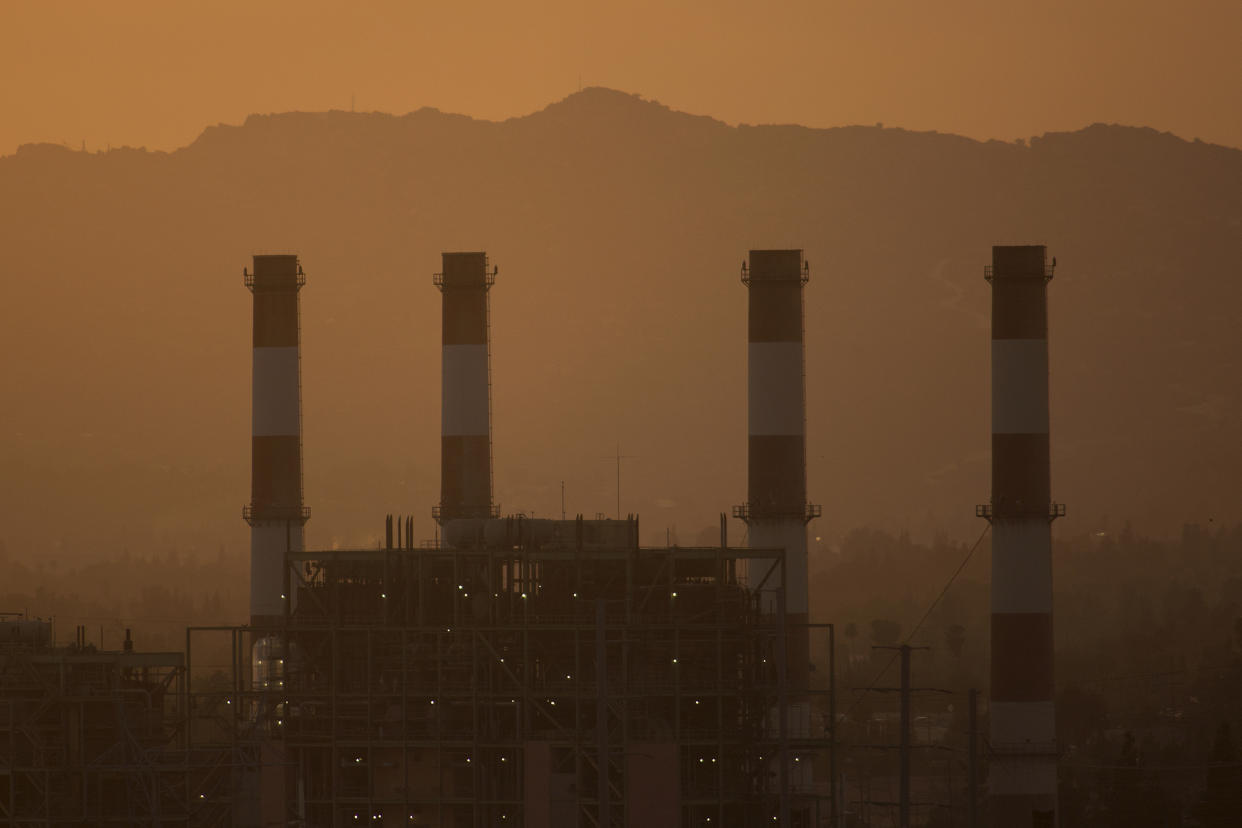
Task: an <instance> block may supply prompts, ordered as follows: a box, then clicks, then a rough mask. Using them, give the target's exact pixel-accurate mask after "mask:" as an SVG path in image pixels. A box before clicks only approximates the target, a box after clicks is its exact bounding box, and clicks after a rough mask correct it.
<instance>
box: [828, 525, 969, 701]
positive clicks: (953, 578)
mask: <svg viewBox="0 0 1242 828" xmlns="http://www.w3.org/2000/svg"><path fill="white" fill-rule="evenodd" d="M991 528H992V525H991V524H990V523H989V524H988V525H987V526H985V527H983V531H982V532H980V533H979V537H978V538H976V539H975V542H974V545H973V546H971V547H970V550H969V551H968V552H967V553H966V557H965V558H963V559H962V562H961V563H960V564H958V567H957V569H956V570H954V572H953V574H952V575H950V576H949V580H948V581H947V582H945V585H944V589H942V590H940V594H939V595H937V596H936V599H935V600H934V601H932V602H931V605H930V606H928V607H927V611H926V612H924V613H923V617H922V618H920V619H919V622H918V623H917V624H915V625H914V628H913V629H912V630H910V634H909V635H907V636H906V640H905V641H904V642H903V643H904V644H909V643H910V640H911V639H912V638H914V636H915V634H916V633H917V632H918V631H919V630H920V629H922V627H923V624H924V622H926V621H927V619H928V617H929V616H930V615H931V614H932V611H933V610H934V609H936V606H937V605H938V604H939V603H940V601H941V599H943V598H944V596H945V593H947V592H948V591H949V587H951V586H953V582H954V581H956V580H957V576H959V575H961V574H962V570H963V569H965V568H966V564H968V563H970V559H971V558H973V557H974V554H975V550H976V549H978V548H979V544H981V543H983V539H984V537H986V536H987V534H988V531H989V530H990V529H991ZM900 656H901V651H900V650H898V651H897V652H895V653H894V654H893V656H892V658H890V659H889V660H888V663H887V664H885V665H884V666H883V667H881V668H880V671H879V672H878V673H876V674H875V677H874V678H872V679H871V681H870V682H869V683H868V684H867V686H866V687H865V688H864V689H863V691H862V693H861V694H860V695H859V696H858V697H857V698H856V699H855V700H854V703H853V704H852V705H850V709H849V710H848V711H847V712H846V714H845V715H846V716H849V715H851V714H852V713H853V712H854V711H855V710H856V709H857V708H858V705H860V704H862V700H863V699H864V698H866V696H867V694H868V693H870V692H871V691H872V690H874V689H875V685H876V682H878V681H879V680H880V679H881V678H882V677H883V676H884V674H885V673H887V672H888V669H889V668H890V667H892V666H893V662H895V661H896V660H897V659H898V658H900Z"/></svg>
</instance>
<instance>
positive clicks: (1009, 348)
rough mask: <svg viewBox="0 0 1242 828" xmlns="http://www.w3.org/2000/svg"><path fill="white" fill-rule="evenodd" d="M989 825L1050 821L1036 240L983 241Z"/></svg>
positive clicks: (1049, 506)
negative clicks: (987, 318) (987, 373)
mask: <svg viewBox="0 0 1242 828" xmlns="http://www.w3.org/2000/svg"><path fill="white" fill-rule="evenodd" d="M985 278H987V280H988V281H989V282H991V283H992V502H991V504H990V505H989V506H984V507H981V508H980V512H981V514H982V515H983V516H985V517H988V518H990V520H991V521H992V696H991V749H992V753H993V757H994V758H993V760H992V763H991V779H990V782H989V789H990V794H991V810H992V824H993V825H995V826H997V828H1044V826H1047V828H1052V826H1053V825H1055V824H1056V809H1057V755H1056V726H1055V720H1054V715H1053V682H1052V662H1053V639H1052V534H1051V525H1052V521H1053V520H1054V519H1055V518H1056V517H1058V516H1059V515H1061V514H1064V510H1063V508H1062V507H1061V506H1060V505H1059V504H1055V503H1053V502H1052V494H1051V492H1052V489H1051V471H1050V469H1051V464H1050V458H1049V450H1048V287H1047V286H1048V280H1049V279H1051V278H1052V269H1051V268H1049V267H1048V266H1047V264H1046V251H1045V249H1044V246H1043V245H1030V246H1022V247H993V248H992V266H991V267H990V268H987V270H986V272H985Z"/></svg>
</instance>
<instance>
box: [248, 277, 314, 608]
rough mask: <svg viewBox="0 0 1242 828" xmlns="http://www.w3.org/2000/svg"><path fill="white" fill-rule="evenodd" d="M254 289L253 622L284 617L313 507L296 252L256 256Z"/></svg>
mask: <svg viewBox="0 0 1242 828" xmlns="http://www.w3.org/2000/svg"><path fill="white" fill-rule="evenodd" d="M244 278H245V283H246V287H248V288H249V289H250V291H251V293H253V294H254V373H253V398H252V399H253V402H252V405H253V408H252V424H253V429H252V433H253V437H252V438H251V454H250V469H251V478H250V504H249V505H248V506H246V507H245V509H243V510H242V511H243V516H244V517H245V519H246V522H247V523H249V524H250V623H251V624H252V625H271V624H273V623H275V622H276V621H277V620H279V619H281V618H283V616H284V614H285V606H286V601H287V598H286V596H288V595H289V586H288V583H287V581H288V579H287V574H286V567H285V552H286V550H297V549H301V548H302V530H303V526H304V524H305V523H306V520H307V518H309V517H310V510H309V509H307V508H306V507H305V506H303V505H302V395H301V382H300V376H299V345H298V329H299V324H298V290H299V289H300V288H301V287H302V285H303V284H305V281H306V277H305V276H304V275H303V273H302V267H301V265H299V264H298V257H297V256H255V257H254V272H253V273H245V274H244Z"/></svg>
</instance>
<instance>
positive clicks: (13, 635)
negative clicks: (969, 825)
mask: <svg viewBox="0 0 1242 828" xmlns="http://www.w3.org/2000/svg"><path fill="white" fill-rule="evenodd" d="M497 270H498V269H497V268H496V267H495V266H494V265H491V264H490V263H489V261H488V257H487V255H486V254H485V253H482V252H466V253H445V254H443V260H442V272H441V273H438V274H436V275H435V276H434V278H433V282H434V284H435V286H436V287H437V288H439V290H440V291H441V295H442V308H443V315H442V348H443V351H442V400H441V469H440V480H441V492H440V499H439V503H438V504H436V505H435V506H434V507H433V510H432V514H433V517H434V518H435V520H436V523H437V526H438V534H437V538H436V539H435V540H434V541H425V542H418V543H416V542H415V540H414V538H413V530H414V522H413V519H412V518H409V517H397V518H396V519H395V520H394V518H393V517H392V516H389V517H388V518H387V523H386V526H385V541H384V543H383V544H381V545H378V546H377V547H375V548H367V549H330V550H313V549H307V548H306V546H305V543H304V540H303V531H304V526H305V524H306V521H307V519H308V518H309V510H308V509H307V508H306V506H305V503H304V497H303V487H302V445H301V383H300V355H299V343H300V323H299V291H300V289H301V287H302V286H303V285H304V284H305V276H304V274H303V271H302V268H301V265H300V264H299V262H298V258H297V257H296V256H293V255H270V256H255V257H254V260H253V273H251V272H249V271H244V272H243V275H244V281H245V284H246V286H247V287H248V288H249V289H250V290H251V291H252V292H253V295H254V317H253V324H254V328H253V344H254V358H253V412H252V415H253V419H252V422H253V437H252V487H251V499H250V502H249V503H248V504H247V505H246V506H245V507H244V509H243V516H244V518H245V519H246V521H247V522H248V523H249V525H250V527H251V583H250V589H251V598H250V619H249V622H248V623H247V624H243V625H238V626H212V627H191V628H189V629H188V630H187V631H186V650H185V653H184V655H183V654H180V653H171V654H170V653H148V654H139V653H135V652H133V651H132V647H131V645H130V642H129V641H128V639H127V642H126V646H125V649H124V650H123V651H121V652H109V653H105V652H96V651H94V650H93V648H91V647H90V646H89V645H88V644H87V643H86V640H85V633H84V632H83V631H82V630H81V629H80V630H79V632H78V636H77V640H76V641H75V643H74V645H73V646H71V647H59V648H58V647H55V646H53V645H52V644H51V643H50V638H51V635H50V625H48V624H46V622H32V621H29V620H27V619H19V620H0V717H2V718H0V826H3V825H11V826H17V825H21V826H52V825H77V824H98V825H106V824H117V825H121V824H127V825H144V824H145V825H174V826H180V825H184V826H187V828H188V826H213V825H218V826H228V825H234V826H245V827H246V828H251V826H255V827H257V826H269V825H296V826H305V827H306V828H311V827H312V826H313V827H314V828H326V827H327V826H342V825H350V826H352V825H364V824H365V825H370V826H384V825H387V826H392V825H403V826H410V825H423V826H438V828H465V827H466V826H469V828H481V826H502V825H519V826H527V828H561V826H590V827H591V828H639V826H641V828H650V827H651V826H685V827H686V828H688V827H689V826H712V827H713V828H714V827H715V826H737V828H744V827H745V826H755V825H779V826H781V828H794V827H795V826H796V828H812V827H814V828H820V827H821V826H829V825H833V826H835V825H838V824H840V822H839V817H840V808H839V802H838V801H837V800H838V797H837V796H836V790H835V789H836V785H837V784H838V782H839V780H838V779H837V777H836V773H835V758H831V757H833V756H834V754H833V752H832V745H833V743H834V742H835V740H836V735H835V732H836V721H835V718H836V717H835V712H834V707H833V706H832V702H831V699H832V698H833V697H832V693H833V689H834V688H833V681H834V679H833V678H832V676H833V675H834V674H833V672H832V670H833V664H832V662H833V656H832V650H831V646H832V645H831V643H830V642H831V639H830V637H829V636H826V635H825V634H824V633H827V632H828V630H827V629H824V628H827V627H829V626H830V625H827V624H812V623H811V622H810V616H809V604H810V600H809V599H810V596H809V586H808V560H807V525H808V523H809V522H810V521H811V520H813V519H815V518H816V517H818V516H819V515H820V508H819V507H818V506H815V505H813V504H811V503H809V502H808V498H807V476H806V434H807V427H806V389H805V373H806V368H805V348H804V344H803V340H804V318H803V317H804V313H803V293H804V288H805V285H806V284H807V282H808V279H809V266H808V264H807V262H806V261H805V259H804V257H803V255H802V251H801V250H752V251H750V252H749V256H748V258H747V260H746V261H745V262H744V263H743V265H742V281H743V283H744V284H745V285H746V287H747V288H748V295H749V312H748V330H749V336H748V340H749V372H748V409H749V440H748V491H747V498H746V501H745V503H743V504H741V505H739V506H736V507H734V510H733V516H734V517H737V518H739V519H741V520H743V521H744V522H745V523H746V525H747V527H748V537H747V539H746V545H745V546H744V547H741V548H739V547H733V546H730V545H729V542H728V524H727V519H726V516H725V515H723V514H722V515H721V516H720V540H719V543H718V544H717V545H713V546H708V547H681V546H669V547H662V548H646V547H643V546H641V545H640V543H639V520H638V518H637V516H634V515H630V516H628V517H625V518H624V519H622V518H621V516H620V515H618V517H617V519H615V520H608V519H603V518H602V517H597V518H596V519H594V520H588V519H584V518H583V517H582V516H581V515H579V516H577V517H576V518H574V519H569V520H567V519H564V517H562V519H561V520H535V519H533V518H530V517H527V516H526V515H524V514H522V513H512V514H510V515H508V516H505V517H501V516H500V515H501V513H500V510H499V508H498V506H497V505H496V503H495V502H494V497H493V480H492V445H491V434H492V423H491V350H490V336H489V331H490V318H489V316H490V309H489V294H490V289H491V288H492V287H493V285H494V282H495V279H496V275H497ZM1051 274H1052V271H1051V269H1050V268H1048V267H1047V266H1046V265H1045V250H1044V248H1043V247H1042V246H1038V247H996V248H994V249H993V264H992V266H991V267H989V268H988V270H987V278H988V280H989V281H990V282H991V283H992V285H993V334H992V363H993V369H992V371H993V373H992V378H993V406H992V407H993V436H992V449H993V489H992V499H991V502H990V504H988V505H986V506H980V507H978V513H979V514H980V515H981V516H983V517H986V518H988V519H989V520H990V521H991V522H992V526H993V531H994V538H993V584H992V686H991V740H990V751H991V754H992V757H993V758H992V762H991V779H990V802H991V814H992V817H993V820H994V821H993V824H994V825H996V826H997V827H998V828H1009V827H1010V826H1014V827H1015V828H1043V826H1053V825H1055V822H1056V805H1057V801H1056V744H1055V729H1054V717H1053V708H1052V698H1053V696H1052V687H1053V685H1052V646H1053V642H1052V623H1051V589H1052V585H1051V583H1052V582H1051V563H1050V530H1049V526H1050V523H1051V521H1052V520H1053V519H1054V518H1055V517H1057V516H1058V515H1060V514H1063V509H1062V507H1060V506H1059V505H1058V504H1054V503H1052V502H1051V500H1050V484H1049V450H1048V351H1047V313H1046V285H1047V281H1048V279H1049V278H1050V277H1051ZM908 649H909V648H908V647H907V648H905V651H906V652H907V655H908ZM817 654H818V655H817ZM825 659H826V660H827V661H828V664H829V671H828V679H827V682H826V683H825V682H824V681H822V680H819V681H817V682H814V683H813V681H812V662H815V661H821V662H822V661H823V660H825ZM196 663H198V664H200V665H203V664H207V665H210V666H211V667H212V668H217V667H218V666H219V665H220V664H224V665H226V666H225V669H222V670H220V669H216V670H214V672H212V671H208V670H202V671H201V672H200V674H198V675H195V673H194V665H195V664H196ZM906 678H907V679H908V668H907V675H906ZM904 684H908V680H907V681H905V682H904ZM903 686H904V685H903ZM972 710H973V707H972ZM905 719H908V711H907V715H906V716H905ZM907 730H908V724H907V725H906V726H905V729H904V730H903V732H905V731H907ZM972 767H973V765H972ZM903 778H908V768H907V769H906V771H905V772H904V773H903ZM902 800H903V810H902V811H901V813H902V814H903V819H904V818H908V816H907V815H908V811H909V809H908V800H909V791H908V785H907V786H905V787H904V788H903V792H902Z"/></svg>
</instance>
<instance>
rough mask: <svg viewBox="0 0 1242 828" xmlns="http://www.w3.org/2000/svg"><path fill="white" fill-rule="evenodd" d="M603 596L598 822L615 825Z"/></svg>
mask: <svg viewBox="0 0 1242 828" xmlns="http://www.w3.org/2000/svg"><path fill="white" fill-rule="evenodd" d="M607 621H608V617H607V614H606V612H605V611H604V599H603V598H600V599H599V600H597V601H596V602H595V688H596V697H595V737H596V740H597V743H598V750H599V756H598V757H597V758H596V760H595V761H596V763H597V767H596V771H597V772H598V781H597V782H596V784H597V785H598V786H599V825H600V828H611V826H612V803H611V802H610V801H609V800H610V794H611V791H610V790H609V788H608V784H609V783H608V753H609V750H608V647H607V641H608V639H607V626H606V625H607Z"/></svg>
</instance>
